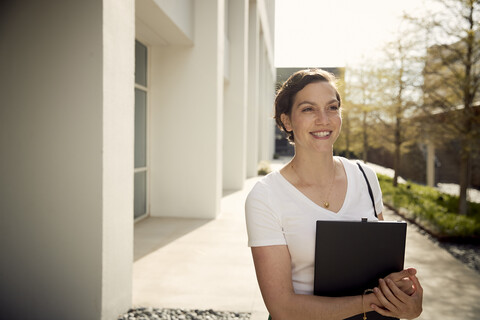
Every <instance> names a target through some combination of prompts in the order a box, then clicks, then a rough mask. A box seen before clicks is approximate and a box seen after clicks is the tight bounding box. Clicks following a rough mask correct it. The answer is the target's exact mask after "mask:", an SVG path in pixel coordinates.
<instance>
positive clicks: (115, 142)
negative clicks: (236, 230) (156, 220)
mask: <svg viewBox="0 0 480 320" xmlns="http://www.w3.org/2000/svg"><path fill="white" fill-rule="evenodd" d="M0 18H1V19H0V21H1V23H0V66H1V69H0V70H1V77H0V79H1V86H0V88H1V89H0V90H1V95H0V101H1V103H0V147H1V150H2V157H0V158H1V160H0V161H1V162H0V163H1V165H0V168H1V169H0V170H1V172H0V176H1V177H2V178H1V183H0V190H1V191H0V249H1V253H2V259H1V262H0V268H1V269H0V283H2V285H1V286H0V305H2V316H6V317H7V318H12V319H17V318H20V319H42V318H51V319H114V318H115V317H116V316H118V315H119V314H121V313H123V312H125V311H127V310H128V308H129V307H130V306H131V300H132V295H131V292H132V290H131V288H132V264H133V252H132V251H133V224H134V221H135V220H138V219H142V218H143V217H148V216H169V217H192V218H215V217H216V216H217V214H218V213H219V210H220V200H221V197H222V190H224V189H240V188H242V186H243V182H244V180H245V179H246V178H247V177H251V176H255V175H256V172H257V164H258V162H259V161H260V160H269V159H271V158H272V156H273V152H274V142H273V141H274V124H273V121H272V119H271V109H272V108H271V106H272V104H273V99H274V90H275V78H276V76H275V68H274V66H273V55H274V52H273V32H274V0H252V1H249V0H196V1H194V0H137V1H133V0H116V1H113V0H86V1H59V0H47V1H33V0H27V1H21V2H18V1H13V0H7V1H3V2H2V4H0Z"/></svg>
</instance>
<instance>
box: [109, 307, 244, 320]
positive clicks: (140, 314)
mask: <svg viewBox="0 0 480 320" xmlns="http://www.w3.org/2000/svg"><path fill="white" fill-rule="evenodd" d="M250 316H251V313H248V312H228V311H214V310H212V309H209V310H196V309H195V310H185V309H162V308H136V309H130V310H129V311H128V312H127V313H125V314H124V315H121V316H120V317H119V318H118V319H117V320H150V319H160V320H249V319H250Z"/></svg>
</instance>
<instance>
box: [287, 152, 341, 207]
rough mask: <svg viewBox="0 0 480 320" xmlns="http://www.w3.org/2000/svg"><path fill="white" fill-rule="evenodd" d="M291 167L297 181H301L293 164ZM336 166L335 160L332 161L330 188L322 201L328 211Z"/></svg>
mask: <svg viewBox="0 0 480 320" xmlns="http://www.w3.org/2000/svg"><path fill="white" fill-rule="evenodd" d="M291 166H292V169H293V171H294V172H295V174H296V175H297V177H298V179H300V180H302V178H300V176H299V175H298V172H297V169H295V167H294V166H293V163H292V164H291ZM336 166H337V164H336V162H335V160H333V177H332V182H331V183H330V188H329V189H328V193H327V197H326V200H323V201H322V202H323V206H324V207H325V208H327V209H328V207H330V202H328V198H330V193H331V192H332V188H333V183H334V182H335V168H336Z"/></svg>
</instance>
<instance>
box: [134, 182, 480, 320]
mask: <svg viewBox="0 0 480 320" xmlns="http://www.w3.org/2000/svg"><path fill="white" fill-rule="evenodd" d="M258 180H259V178H252V179H249V180H247V181H246V183H245V188H244V189H243V190H240V191H237V192H232V193H229V194H228V193H227V194H225V196H224V197H223V199H222V203H221V214H220V215H219V216H218V217H217V219H214V220H201V219H177V218H148V219H146V220H143V221H140V222H138V223H137V224H136V225H135V245H134V247H135V263H134V267H133V307H157V308H185V309H214V310H224V311H239V312H251V313H252V320H266V319H267V317H268V312H267V310H266V308H265V305H264V303H263V300H262V297H261V294H260V290H259V289H258V284H257V281H256V277H255V270H254V267H253V261H252V258H251V254H250V249H249V248H248V247H247V236H246V229H245V220H244V201H245V197H246V195H247V194H248V191H249V190H250V189H251V188H252V187H253V185H254V184H255V182H256V181H258ZM384 215H385V218H386V220H398V219H399V218H398V217H397V216H396V215H395V214H394V213H393V212H392V211H388V210H386V211H385V212H384ZM405 265H406V266H414V267H416V268H417V269H418V276H419V278H420V281H421V283H422V286H423V288H424V311H423V313H422V315H421V316H420V317H419V318H418V319H423V320H433V319H464V320H474V319H475V320H477V319H480V303H479V302H480V274H479V273H477V272H475V271H473V270H471V269H469V268H467V267H466V266H465V265H463V264H462V263H461V262H459V261H458V260H456V259H455V258H454V257H452V256H451V255H450V254H449V253H448V252H447V251H445V250H444V249H442V248H440V247H438V246H437V245H435V244H434V243H432V242H431V241H430V240H428V239H427V238H426V237H425V236H423V235H421V234H420V233H419V232H418V231H417V230H416V228H415V227H413V226H409V228H408V234H407V249H406V262H405Z"/></svg>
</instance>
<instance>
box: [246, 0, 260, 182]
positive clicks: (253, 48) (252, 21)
mask: <svg viewBox="0 0 480 320" xmlns="http://www.w3.org/2000/svg"><path fill="white" fill-rule="evenodd" d="M248 11H249V18H248V20H249V22H248V23H249V26H248V108H247V177H249V178H250V177H254V176H256V175H257V165H258V145H259V141H258V139H259V131H258V105H259V101H258V100H259V99H258V97H259V83H260V80H259V70H260V67H259V66H260V61H259V59H260V57H259V41H260V21H259V16H258V11H257V2H256V1H250V6H249V10H248Z"/></svg>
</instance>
